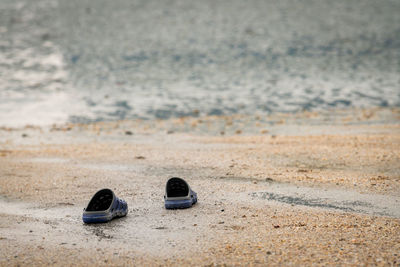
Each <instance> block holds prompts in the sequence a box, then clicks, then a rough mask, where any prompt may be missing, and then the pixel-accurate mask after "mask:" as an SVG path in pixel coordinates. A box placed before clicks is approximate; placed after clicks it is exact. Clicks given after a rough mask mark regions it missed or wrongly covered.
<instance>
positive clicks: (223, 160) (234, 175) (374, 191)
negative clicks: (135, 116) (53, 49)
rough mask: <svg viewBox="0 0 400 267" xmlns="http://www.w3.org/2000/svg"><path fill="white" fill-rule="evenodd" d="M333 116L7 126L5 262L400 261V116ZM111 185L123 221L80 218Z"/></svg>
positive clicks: (2, 134)
mask: <svg viewBox="0 0 400 267" xmlns="http://www.w3.org/2000/svg"><path fill="white" fill-rule="evenodd" d="M335 114H336V115H335V116H333V117H332V116H331V115H329V114H325V115H324V114H318V113H307V112H305V113H299V114H293V115H287V114H277V115H273V116H269V117H265V118H259V117H254V116H253V117H251V116H244V115H243V116H231V117H222V116H220V117H215V116H214V117H201V118H181V119H171V120H164V121H119V122H99V123H93V124H89V125H81V124H65V125H54V126H52V127H41V128H39V127H33V126H28V127H24V128H19V129H10V128H2V129H1V130H0V265H29V266H39V265H44V264H54V265H65V266H70V265H74V266H75V265H82V266H83V265H85V266H86V265H107V266H110V265H144V264H145V265H154V266H155V265H201V266H204V265H208V266H210V265H211V266H213V265H254V266H257V265H258V266H265V265H266V264H268V265H324V266H325V265H344V264H346V265H347V264H349V265H389V266H390V265H392V266H393V265H394V266H398V265H399V264H400V253H399V251H400V149H399V148H400V124H399V110H397V109H378V110H376V109H375V110H372V109H370V110H358V111H346V112H340V111H337V112H336V113H335ZM171 176H179V177H183V178H185V179H186V180H187V181H188V182H189V183H190V185H191V187H192V188H193V189H194V190H195V191H197V193H198V196H199V202H198V204H197V205H195V206H194V207H193V208H191V209H186V210H173V211H170V210H165V209H164V208H163V194H164V186H165V182H166V180H167V179H168V178H169V177H171ZM105 187H108V188H111V189H113V190H114V191H115V193H116V194H117V195H118V196H120V197H121V198H123V199H125V200H126V201H127V202H128V205H129V214H128V216H127V217H125V218H121V219H117V220H114V221H112V222H110V223H107V224H101V225H84V224H83V223H82V221H81V216H82V209H83V208H84V207H85V205H86V204H87V201H88V200H89V199H90V197H91V196H92V195H93V194H94V193H95V192H96V191H97V190H98V189H101V188H105Z"/></svg>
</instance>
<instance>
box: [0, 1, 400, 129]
mask: <svg viewBox="0 0 400 267" xmlns="http://www.w3.org/2000/svg"><path fill="white" fill-rule="evenodd" d="M377 106H379V107H387V106H389V107H391V106H395V107H398V106H400V0H380V1H376V0H362V1H359V0H335V1H332V0H303V1H298V0H280V1H277V0H262V1H261V0H260V1H258V0H249V1H237V0H230V1H216V0H207V1H204V0H197V1H194V0H190V1H189V0H179V1H171V0H168V1H148V0H146V1H138V0H134V1H133V0H113V1H109V0H67V1H66V0H21V1H16V0H0V126H21V125H25V124H36V125H44V124H52V123H63V122H67V121H70V122H90V121H99V120H120V119H134V118H142V119H154V118H161V119H165V118H170V117H179V116H201V115H222V114H225V115H229V114H236V113H240V114H261V115H262V114H269V113H271V112H297V111H303V110H321V109H335V108H336V109H341V108H349V107H350V108H351V107H377Z"/></svg>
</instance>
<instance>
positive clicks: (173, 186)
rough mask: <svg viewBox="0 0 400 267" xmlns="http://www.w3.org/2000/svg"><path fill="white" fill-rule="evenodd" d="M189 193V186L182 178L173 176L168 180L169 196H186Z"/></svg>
mask: <svg viewBox="0 0 400 267" xmlns="http://www.w3.org/2000/svg"><path fill="white" fill-rule="evenodd" d="M188 194H189V186H188V185H187V183H186V182H185V181H184V180H183V179H181V178H177V177H174V178H171V179H169V180H168V182H167V196H168V197H186V196H187V195H188Z"/></svg>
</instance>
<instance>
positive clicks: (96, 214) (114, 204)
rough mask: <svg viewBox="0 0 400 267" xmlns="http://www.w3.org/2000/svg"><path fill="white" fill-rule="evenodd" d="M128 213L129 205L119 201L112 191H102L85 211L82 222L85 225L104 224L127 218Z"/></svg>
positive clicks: (93, 198) (94, 197)
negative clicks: (118, 218)
mask: <svg viewBox="0 0 400 267" xmlns="http://www.w3.org/2000/svg"><path fill="white" fill-rule="evenodd" d="M127 213H128V204H126V202H125V201H124V200H122V199H119V198H118V197H117V196H116V195H115V194H114V192H113V191H112V190H111V189H102V190H100V191H98V192H97V193H96V194H95V195H94V196H93V197H92V199H91V200H90V201H89V204H88V205H87V207H86V208H85V209H83V215H82V220H83V222H84V223H103V222H109V221H111V220H112V219H114V218H115V217H123V216H126V214H127Z"/></svg>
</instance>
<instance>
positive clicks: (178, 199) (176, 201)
mask: <svg viewBox="0 0 400 267" xmlns="http://www.w3.org/2000/svg"><path fill="white" fill-rule="evenodd" d="M164 200H165V208H166V209H185V208H190V207H191V206H193V205H194V204H196V203H197V194H196V192H194V191H193V190H192V189H191V188H190V186H189V185H188V183H187V182H186V181H185V180H183V179H182V178H178V177H172V178H170V179H169V180H168V182H167V185H166V186H165V196H164Z"/></svg>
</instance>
